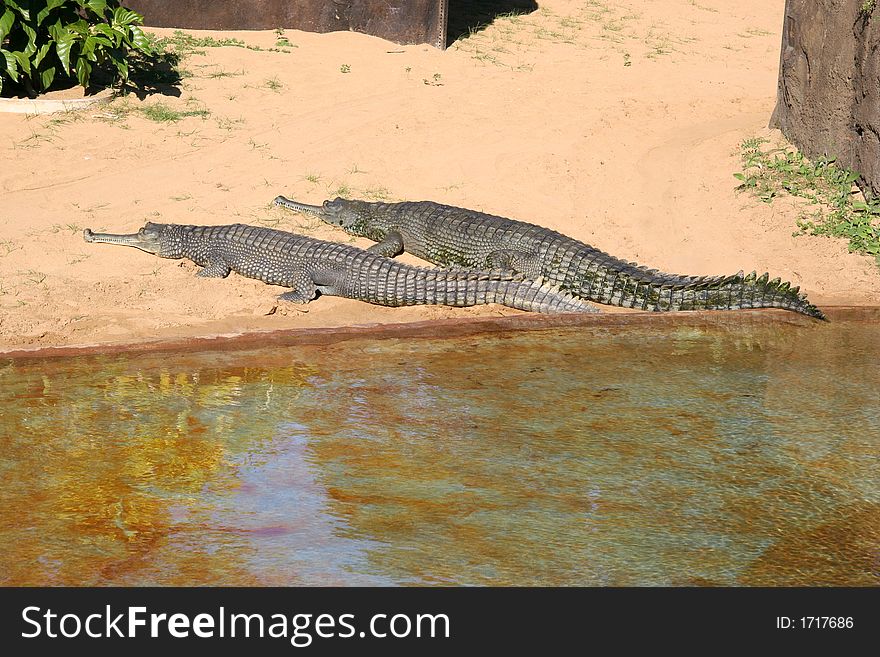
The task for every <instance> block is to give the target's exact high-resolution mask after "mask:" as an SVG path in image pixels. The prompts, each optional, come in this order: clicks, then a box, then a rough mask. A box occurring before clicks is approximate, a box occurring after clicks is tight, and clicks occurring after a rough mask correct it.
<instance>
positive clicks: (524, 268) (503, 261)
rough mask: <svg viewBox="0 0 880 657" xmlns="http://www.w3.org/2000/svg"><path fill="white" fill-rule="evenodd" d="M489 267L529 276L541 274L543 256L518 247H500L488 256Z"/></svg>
mask: <svg viewBox="0 0 880 657" xmlns="http://www.w3.org/2000/svg"><path fill="white" fill-rule="evenodd" d="M486 266H487V267H488V268H489V269H506V270H508V271H514V272H516V273H518V274H523V275H524V276H527V277H529V278H538V277H539V276H541V258H540V257H539V256H538V255H536V254H534V253H525V252H523V251H517V250H516V249H498V250H497V251H492V253H490V254H489V255H488V256H486Z"/></svg>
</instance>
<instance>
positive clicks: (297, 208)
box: [273, 196, 327, 219]
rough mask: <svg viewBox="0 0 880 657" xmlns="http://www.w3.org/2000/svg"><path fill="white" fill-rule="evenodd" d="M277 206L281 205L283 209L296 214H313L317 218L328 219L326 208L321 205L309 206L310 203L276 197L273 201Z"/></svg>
mask: <svg viewBox="0 0 880 657" xmlns="http://www.w3.org/2000/svg"><path fill="white" fill-rule="evenodd" d="M273 203H275V205H280V206H281V207H283V208H287V209H288V210H293V211H294V212H302V213H304V214H311V215H314V216H316V217H321V219H326V218H327V213H326V212H325V211H324V208H323V207H322V206H320V205H309V204H308V203H300V202H299V201H292V200H290V199H289V198H287V197H286V196H276V197H275V200H274V201H273Z"/></svg>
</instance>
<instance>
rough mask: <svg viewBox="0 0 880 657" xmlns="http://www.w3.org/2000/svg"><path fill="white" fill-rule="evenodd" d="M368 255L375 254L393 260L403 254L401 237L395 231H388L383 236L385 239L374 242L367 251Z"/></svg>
mask: <svg viewBox="0 0 880 657" xmlns="http://www.w3.org/2000/svg"><path fill="white" fill-rule="evenodd" d="M367 251H369V252H370V253H375V254H377V255H380V256H384V257H386V258H393V257H394V256H399V255H400V254H401V253H403V235H401V234H400V233H399V232H397V231H396V230H389V231H388V233H387V234H386V235H385V239H383V240H382V241H381V242H376V243H375V244H374V245H373V246H371V247H370V248H368V249H367Z"/></svg>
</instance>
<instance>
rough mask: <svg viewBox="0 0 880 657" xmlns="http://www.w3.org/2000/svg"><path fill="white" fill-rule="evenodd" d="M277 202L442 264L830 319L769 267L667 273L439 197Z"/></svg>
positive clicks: (612, 297)
mask: <svg viewBox="0 0 880 657" xmlns="http://www.w3.org/2000/svg"><path fill="white" fill-rule="evenodd" d="M275 204H276V205H280V206H282V207H285V208H289V209H291V210H295V211H297V212H302V213H306V214H311V215H315V216H318V217H320V218H321V219H323V220H324V221H325V222H327V223H328V224H332V225H335V226H341V227H342V228H343V229H344V230H345V231H346V232H347V233H350V234H352V235H358V236H360V237H366V238H369V239H371V240H373V241H375V242H378V244H374V245H373V246H372V247H370V249H369V250H370V251H372V252H374V253H379V254H382V255H385V256H388V257H394V256H395V255H398V254H399V253H401V252H402V251H406V252H408V253H411V254H413V255H415V256H418V257H420V258H423V259H425V260H427V261H429V262H432V263H435V264H438V265H444V266H464V267H469V268H475V269H498V268H500V269H505V270H509V271H514V272H518V273H521V274H523V275H524V276H526V277H529V278H540V279H542V280H544V281H547V282H549V283H551V284H553V285H557V286H559V287H560V289H562V290H564V291H566V292H570V293H571V294H573V295H575V296H577V297H579V298H582V299H586V300H589V301H595V302H597V303H602V304H608V305H612V306H622V307H625V308H638V309H641V310H652V311H668V310H737V309H741V308H783V309H785V310H791V311H794V312H798V313H803V314H804V315H809V316H810V317H816V318H818V319H825V315H824V314H823V313H822V311H821V310H819V309H818V308H816V306H814V305H813V304H811V303H810V302H809V301H807V299H806V297H805V296H803V295H801V294H800V292H799V288H797V287H792V286H791V284H790V283H783V282H782V281H781V280H780V279H778V278H776V279H774V280H772V281H771V280H770V276H769V275H768V274H764V275H763V276H758V275H757V274H756V273H755V272H752V273H751V274H749V275H748V276H746V275H744V274H743V272H739V273H737V274H734V275H732V276H700V277H696V276H681V275H678V274H667V273H663V272H661V271H658V270H656V269H648V268H646V267H640V266H638V265H637V264H636V263H633V262H626V261H625V260H620V259H619V258H615V257H613V256H611V255H608V254H607V253H604V252H603V251H600V250H599V249H596V248H594V247H592V246H590V245H589V244H585V243H584V242H580V241H578V240H576V239H573V238H571V237H568V236H566V235H563V234H561V233H557V232H556V231H554V230H550V229H548V228H543V227H541V226H537V225H535V224H529V223H525V222H522V221H515V220H513V219H507V218H505V217H499V216H495V215H491V214H485V213H483V212H477V211H475V210H468V209H466V208H458V207H454V206H451V205H442V204H440V203H435V202H433V201H405V202H401V203H382V202H368V201H359V200H349V199H344V198H336V199H335V200H333V201H324V203H323V205H308V204H306V203H300V202H298V201H293V200H291V199H288V198H286V197H284V196H278V197H277V198H276V199H275Z"/></svg>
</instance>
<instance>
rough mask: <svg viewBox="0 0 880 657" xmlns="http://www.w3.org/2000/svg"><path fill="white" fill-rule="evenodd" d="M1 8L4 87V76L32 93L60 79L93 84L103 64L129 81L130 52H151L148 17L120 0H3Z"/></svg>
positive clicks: (0, 55)
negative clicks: (146, 26) (145, 23)
mask: <svg viewBox="0 0 880 657" xmlns="http://www.w3.org/2000/svg"><path fill="white" fill-rule="evenodd" d="M0 12H2V13H0V90H2V88H3V82H4V78H8V79H10V80H13V81H15V82H17V83H19V84H20V85H21V86H22V87H23V88H24V90H25V91H26V92H27V93H28V95H30V96H32V97H33V96H35V95H37V93H39V92H43V91H45V90H46V89H48V88H49V87H50V86H51V85H52V83H53V82H54V81H55V80H56V79H58V78H67V79H69V80H71V81H73V80H75V81H76V82H78V83H79V84H81V85H82V86H83V87H88V86H89V81H90V79H91V75H92V72H93V71H94V70H95V69H96V68H97V67H101V66H104V65H106V67H107V68H109V70H110V72H111V74H112V75H114V76H115V77H118V78H120V79H121V80H122V81H125V80H127V79H128V62H129V53H130V51H136V52H140V53H143V54H147V55H149V54H151V53H152V47H151V45H150V41H149V39H148V38H147V36H146V35H145V34H144V32H143V31H142V30H141V28H140V27H139V26H140V24H141V23H142V22H143V17H142V16H141V15H140V14H138V13H136V12H133V11H130V10H129V9H126V8H125V7H123V6H122V5H121V4H120V3H119V2H118V1H117V0H3V2H2V5H0Z"/></svg>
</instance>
